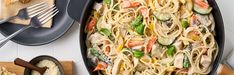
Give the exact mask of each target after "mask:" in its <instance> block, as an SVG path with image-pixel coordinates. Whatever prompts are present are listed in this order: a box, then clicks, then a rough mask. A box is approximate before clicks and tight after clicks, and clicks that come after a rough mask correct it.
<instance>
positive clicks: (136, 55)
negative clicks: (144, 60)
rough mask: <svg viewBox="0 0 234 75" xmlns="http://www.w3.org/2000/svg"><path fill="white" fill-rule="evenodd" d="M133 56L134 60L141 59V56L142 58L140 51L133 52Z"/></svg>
mask: <svg viewBox="0 0 234 75" xmlns="http://www.w3.org/2000/svg"><path fill="white" fill-rule="evenodd" d="M133 56H134V57H136V58H141V57H142V56H144V52H143V51H140V50H133Z"/></svg>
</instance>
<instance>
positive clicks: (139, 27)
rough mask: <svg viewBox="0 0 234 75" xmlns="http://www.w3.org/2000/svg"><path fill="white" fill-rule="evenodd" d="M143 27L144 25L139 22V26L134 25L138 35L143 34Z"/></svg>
mask: <svg viewBox="0 0 234 75" xmlns="http://www.w3.org/2000/svg"><path fill="white" fill-rule="evenodd" d="M144 28H145V25H144V24H143V23H141V24H140V25H139V26H137V27H136V32H137V33H138V34H140V35H143V34H144Z"/></svg>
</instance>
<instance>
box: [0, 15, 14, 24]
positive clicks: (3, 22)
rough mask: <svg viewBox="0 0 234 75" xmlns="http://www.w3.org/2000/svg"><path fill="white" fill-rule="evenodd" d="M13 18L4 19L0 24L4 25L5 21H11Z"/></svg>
mask: <svg viewBox="0 0 234 75" xmlns="http://www.w3.org/2000/svg"><path fill="white" fill-rule="evenodd" d="M13 18H14V17H8V18H4V19H2V20H0V24H3V23H5V22H7V21H9V20H11V19H13Z"/></svg>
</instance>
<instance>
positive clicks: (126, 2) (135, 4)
mask: <svg viewBox="0 0 234 75" xmlns="http://www.w3.org/2000/svg"><path fill="white" fill-rule="evenodd" d="M139 5H140V3H139V2H131V1H129V0H124V1H123V7H124V8H134V7H138V6H139Z"/></svg>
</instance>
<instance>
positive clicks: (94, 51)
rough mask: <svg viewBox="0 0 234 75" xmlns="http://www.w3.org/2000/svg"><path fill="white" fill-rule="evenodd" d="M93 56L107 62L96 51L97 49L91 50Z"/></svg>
mask: <svg viewBox="0 0 234 75" xmlns="http://www.w3.org/2000/svg"><path fill="white" fill-rule="evenodd" d="M90 51H91V54H92V55H94V56H95V57H98V59H100V60H102V61H105V58H104V57H103V56H102V55H101V54H100V53H99V52H98V51H97V50H96V49H95V48H90Z"/></svg>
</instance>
